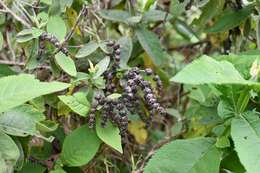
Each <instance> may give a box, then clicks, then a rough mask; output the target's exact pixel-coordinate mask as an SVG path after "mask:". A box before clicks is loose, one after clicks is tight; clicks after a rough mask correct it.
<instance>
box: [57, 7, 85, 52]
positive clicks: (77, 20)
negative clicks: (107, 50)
mask: <svg viewBox="0 0 260 173" xmlns="http://www.w3.org/2000/svg"><path fill="white" fill-rule="evenodd" d="M86 10H87V8H86V6H83V8H82V9H81V11H80V13H79V15H78V17H77V19H76V22H75V23H74V25H73V27H72V29H71V30H70V32H69V33H68V34H67V35H66V36H65V39H64V41H63V42H62V43H61V44H60V46H59V48H58V49H57V50H56V51H55V52H54V55H56V54H57V53H58V52H59V51H60V50H61V49H62V47H63V46H64V45H65V44H66V43H67V41H69V40H70V38H71V37H72V36H73V34H74V32H75V30H76V28H77V26H78V25H79V22H80V21H81V17H82V16H84V15H85V14H86V13H87V11H86Z"/></svg>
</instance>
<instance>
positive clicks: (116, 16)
mask: <svg viewBox="0 0 260 173" xmlns="http://www.w3.org/2000/svg"><path fill="white" fill-rule="evenodd" d="M99 15H100V16H101V17H103V18H104V19H106V20H111V21H114V22H122V23H126V24H127V20H126V19H127V18H129V17H131V15H130V14H129V13H128V12H127V11H122V10H100V11H99Z"/></svg>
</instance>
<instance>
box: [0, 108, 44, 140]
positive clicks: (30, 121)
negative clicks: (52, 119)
mask: <svg viewBox="0 0 260 173" xmlns="http://www.w3.org/2000/svg"><path fill="white" fill-rule="evenodd" d="M44 119H45V116H44V114H43V113H41V112H39V111H38V110H36V109H35V108H33V107H32V106H31V105H22V106H19V107H15V108H13V109H11V110H9V111H7V112H4V113H2V114H0V130H2V131H4V132H5V133H7V134H9V135H14V136H27V135H38V134H39V132H38V130H37V129H36V124H37V123H38V122H40V121H42V120H44Z"/></svg>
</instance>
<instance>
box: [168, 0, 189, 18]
mask: <svg viewBox="0 0 260 173" xmlns="http://www.w3.org/2000/svg"><path fill="white" fill-rule="evenodd" d="M189 2H190V0H183V2H181V1H179V0H172V1H171V6H170V13H171V14H172V16H173V17H178V16H179V15H181V14H182V13H183V12H184V11H185V7H186V5H188V3H189Z"/></svg>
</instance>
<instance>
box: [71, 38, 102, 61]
mask: <svg viewBox="0 0 260 173" xmlns="http://www.w3.org/2000/svg"><path fill="white" fill-rule="evenodd" d="M98 47H99V44H98V43H96V42H94V41H91V42H89V43H87V44H85V45H84V46H83V47H82V48H80V49H79V51H78V53H77V54H76V55H75V56H76V58H84V57H86V56H88V55H90V54H91V53H93V52H95V51H96V50H97V48H98Z"/></svg>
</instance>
